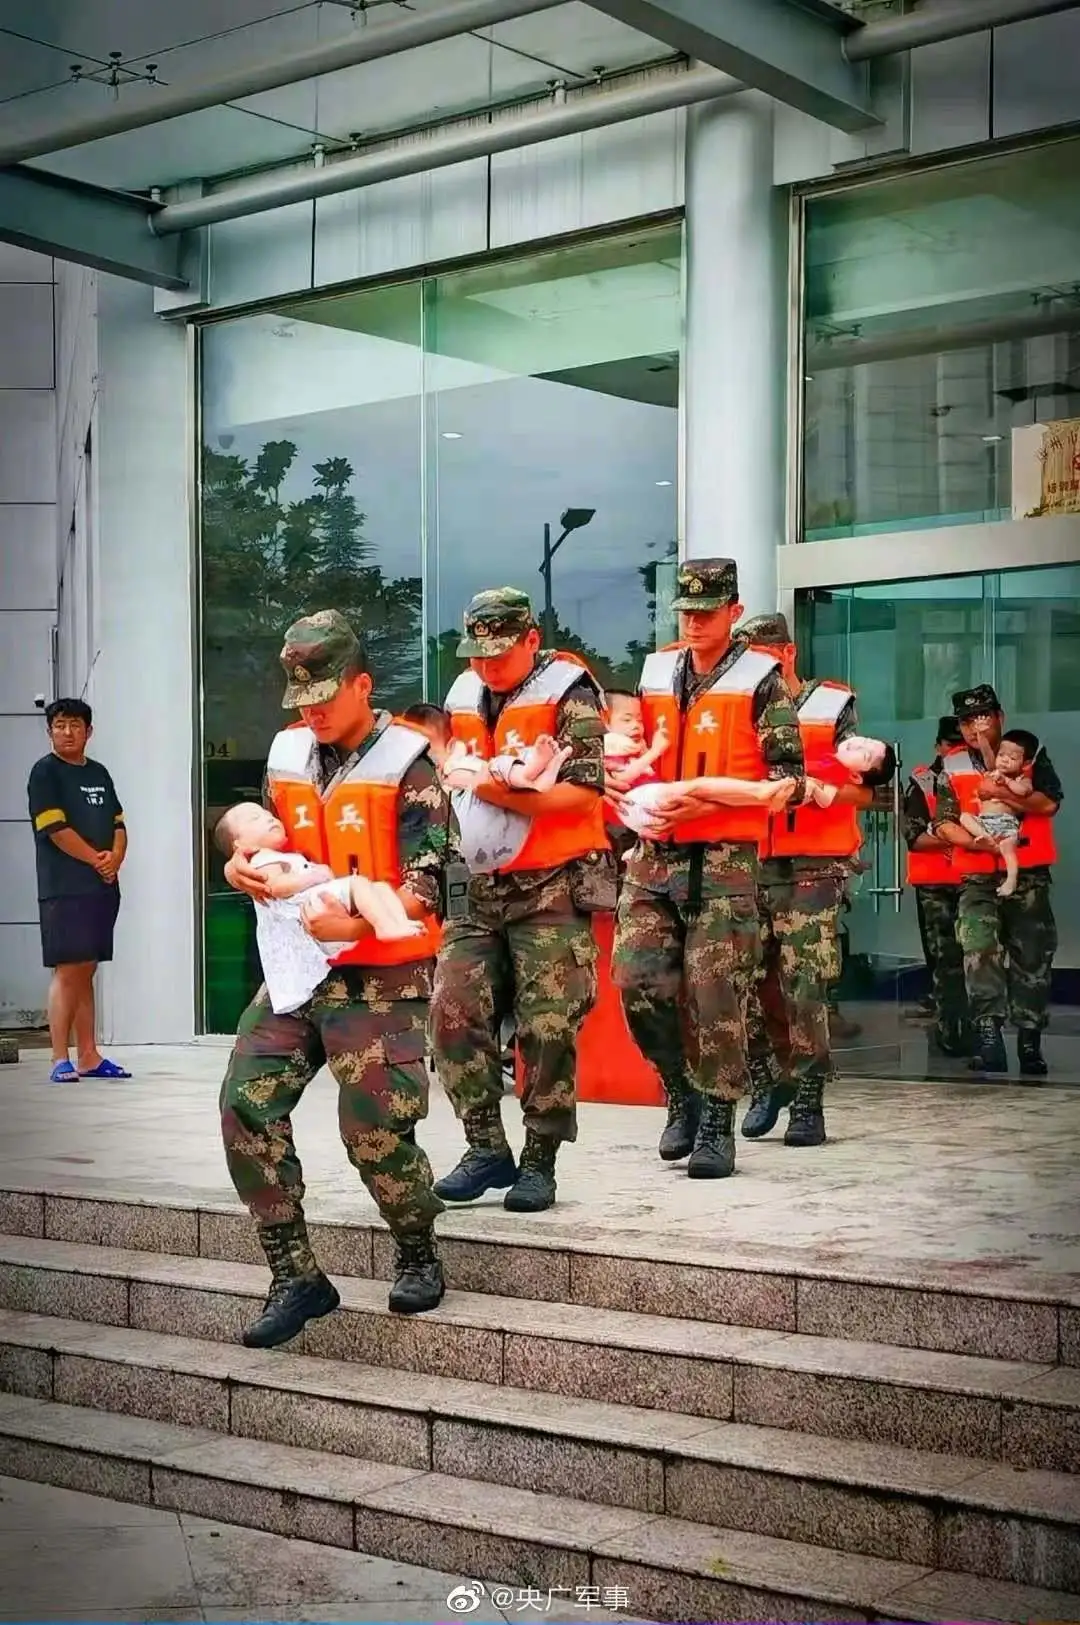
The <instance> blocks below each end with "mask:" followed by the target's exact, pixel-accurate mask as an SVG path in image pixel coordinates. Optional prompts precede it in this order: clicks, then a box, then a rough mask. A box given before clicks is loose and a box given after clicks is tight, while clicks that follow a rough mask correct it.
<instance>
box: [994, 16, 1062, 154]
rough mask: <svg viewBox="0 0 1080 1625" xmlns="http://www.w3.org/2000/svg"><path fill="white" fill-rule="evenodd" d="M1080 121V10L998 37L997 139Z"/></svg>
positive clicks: (1000, 32)
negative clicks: (1077, 119)
mask: <svg viewBox="0 0 1080 1625" xmlns="http://www.w3.org/2000/svg"><path fill="white" fill-rule="evenodd" d="M1077 117H1080V12H1076V11H1066V12H1062V14H1061V15H1060V16H1057V17H1036V18H1032V20H1031V21H1030V22H1026V23H1013V24H1012V26H1011V27H1009V28H999V29H997V30H996V31H995V34H994V128H993V131H992V132H991V133H992V134H993V135H994V136H995V137H1000V136H1009V135H1019V134H1021V133H1022V132H1023V131H1025V130H1045V129H1049V128H1050V127H1051V125H1054V124H1068V123H1070V122H1071V121H1073V120H1074V119H1076V118H1077Z"/></svg>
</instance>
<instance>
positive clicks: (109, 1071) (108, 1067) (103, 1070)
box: [78, 1056, 131, 1078]
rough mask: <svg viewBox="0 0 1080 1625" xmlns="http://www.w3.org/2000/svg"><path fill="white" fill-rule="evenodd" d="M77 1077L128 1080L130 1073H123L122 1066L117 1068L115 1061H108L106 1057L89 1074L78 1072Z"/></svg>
mask: <svg viewBox="0 0 1080 1625" xmlns="http://www.w3.org/2000/svg"><path fill="white" fill-rule="evenodd" d="M78 1076H79V1077H80V1078H130V1076H131V1073H130V1072H125V1071H124V1068H123V1067H122V1066H118V1065H117V1063H116V1062H115V1061H110V1060H109V1058H108V1056H106V1057H105V1059H104V1060H103V1061H99V1062H98V1064H97V1066H95V1067H92V1068H91V1070H90V1071H89V1072H80V1073H79V1074H78Z"/></svg>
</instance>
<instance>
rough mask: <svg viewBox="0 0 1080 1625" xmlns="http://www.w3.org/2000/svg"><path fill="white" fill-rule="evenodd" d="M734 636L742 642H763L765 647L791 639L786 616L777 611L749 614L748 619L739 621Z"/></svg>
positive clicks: (772, 646)
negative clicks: (773, 613) (770, 613)
mask: <svg viewBox="0 0 1080 1625" xmlns="http://www.w3.org/2000/svg"><path fill="white" fill-rule="evenodd" d="M735 636H736V637H737V638H739V639H740V640H741V641H742V642H744V643H763V644H764V645H765V647H766V648H767V649H776V648H779V647H780V646H781V645H782V644H786V643H790V642H791V641H792V638H791V633H790V631H789V630H788V623H787V616H786V615H781V614H780V613H779V611H778V612H777V613H776V614H775V615H751V616H750V619H749V620H747V621H740V622H739V624H738V626H737V627H736V628H735Z"/></svg>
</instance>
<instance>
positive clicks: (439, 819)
mask: <svg viewBox="0 0 1080 1625" xmlns="http://www.w3.org/2000/svg"><path fill="white" fill-rule="evenodd" d="M398 851H399V852H400V854H401V884H402V885H403V886H404V887H406V888H407V889H408V890H409V891H411V892H412V894H413V896H414V897H418V898H419V899H420V901H421V902H422V903H424V904H425V905H426V906H427V907H428V908H429V909H431V910H432V911H433V912H434V913H441V911H442V887H441V880H442V872H443V866H444V865H445V864H446V863H448V862H449V861H450V860H451V859H453V858H454V857H456V856H457V833H456V829H455V826H454V824H453V820H452V819H451V817H450V803H449V800H448V799H447V795H446V792H445V790H444V789H443V788H442V786H441V784H440V783H439V780H438V775H437V774H436V772H435V767H434V764H433V763H432V760H431V757H430V756H429V755H428V754H427V752H426V751H425V753H424V755H423V756H421V757H419V758H418V759H417V760H416V761H415V762H414V763H413V765H412V767H410V769H409V771H408V772H407V773H406V775H405V777H404V779H403V780H402V783H401V794H400V796H399V797H398Z"/></svg>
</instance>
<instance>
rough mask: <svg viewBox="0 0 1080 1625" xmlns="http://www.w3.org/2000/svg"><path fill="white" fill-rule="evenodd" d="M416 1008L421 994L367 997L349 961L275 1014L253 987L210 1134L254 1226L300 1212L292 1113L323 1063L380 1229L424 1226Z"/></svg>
mask: <svg viewBox="0 0 1080 1625" xmlns="http://www.w3.org/2000/svg"><path fill="white" fill-rule="evenodd" d="M426 1016H427V1006H426V1004H425V1002H424V1001H423V1000H422V999H400V1000H396V1001H390V1000H387V1001H385V1002H384V1003H382V1004H373V1003H372V1004H369V1003H368V1002H367V1001H366V1000H365V999H364V997H363V979H362V972H361V971H360V970H359V969H353V968H352V967H344V968H342V969H340V970H336V971H332V972H331V973H330V975H329V976H328V977H327V979H326V981H325V982H323V984H322V986H321V987H319V988H317V989H316V991H315V994H314V996H313V997H312V998H311V999H310V1000H309V1001H308V1003H307V1004H304V1005H301V1007H300V1009H299V1010H296V1011H294V1012H292V1013H291V1014H289V1015H281V1016H278V1015H275V1014H274V1012H273V1010H272V1009H271V1008H270V1003H269V1000H268V999H267V996H266V990H265V988H263V989H260V991H259V992H258V993H257V994H256V996H255V998H254V1000H253V1001H252V1003H251V1004H249V1005H248V1008H247V1009H246V1010H245V1011H244V1014H243V1015H242V1016H241V1018H240V1025H239V1027H238V1029H237V1034H236V1043H235V1045H234V1046H233V1052H232V1055H231V1056H230V1057H229V1065H228V1069H227V1071H226V1073H225V1081H224V1083H223V1084H222V1086H221V1134H222V1139H223V1140H224V1143H225V1157H226V1161H227V1162H228V1166H229V1174H230V1176H231V1178H232V1182H233V1184H234V1185H235V1187H236V1193H237V1195H238V1196H239V1197H240V1198H241V1200H242V1201H243V1202H245V1203H246V1205H247V1207H248V1209H249V1210H250V1212H251V1215H252V1217H253V1218H254V1219H255V1221H256V1223H257V1224H258V1225H259V1227H260V1229H265V1228H267V1227H270V1226H273V1225H281V1224H290V1223H293V1224H295V1223H297V1221H302V1219H303V1200H304V1175H303V1170H302V1168H301V1166H300V1159H299V1157H298V1156H297V1154H296V1148H295V1146H294V1144H293V1131H292V1113H293V1111H294V1110H295V1109H296V1106H297V1105H298V1103H299V1101H300V1098H301V1096H302V1095H303V1093H304V1090H305V1089H306V1088H307V1086H308V1084H309V1083H310V1082H311V1080H312V1078H313V1077H314V1076H315V1074H316V1072H318V1071H319V1069H320V1067H321V1066H322V1065H323V1064H324V1063H325V1064H326V1065H327V1066H328V1067H329V1068H330V1071H331V1073H332V1074H333V1076H334V1079H335V1080H336V1082H337V1086H338V1127H339V1129H340V1132H341V1138H342V1141H343V1143H344V1146H345V1151H346V1154H347V1155H348V1158H349V1161H350V1162H351V1163H352V1165H353V1167H354V1168H355V1169H356V1171H357V1173H358V1174H359V1175H360V1178H361V1179H362V1180H363V1181H364V1184H365V1185H366V1186H367V1189H368V1191H369V1192H370V1194H371V1196H372V1197H373V1198H374V1200H375V1202H376V1203H377V1204H378V1208H379V1212H380V1213H381V1214H382V1216H383V1218H384V1219H385V1221H386V1223H387V1225H388V1226H389V1228H390V1230H391V1231H392V1232H393V1233H394V1235H398V1236H401V1235H407V1234H409V1233H411V1232H415V1231H419V1230H426V1229H427V1228H428V1227H429V1226H430V1224H431V1223H432V1221H433V1219H434V1218H435V1216H436V1214H438V1213H441V1212H442V1207H443V1205H442V1203H441V1202H440V1201H439V1199H438V1197H437V1196H435V1195H434V1194H433V1192H432V1189H431V1186H432V1173H431V1165H430V1163H429V1162H428V1159H427V1157H426V1156H425V1154H424V1152H423V1151H421V1150H420V1148H419V1146H417V1145H416V1143H415V1139H414V1136H413V1133H412V1131H413V1128H414V1125H415V1124H416V1123H418V1122H419V1121H420V1120H421V1119H422V1118H424V1117H426V1116H427V1107H428V1083H427V1071H426V1068H425V1066H424V1025H425V1020H426Z"/></svg>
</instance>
